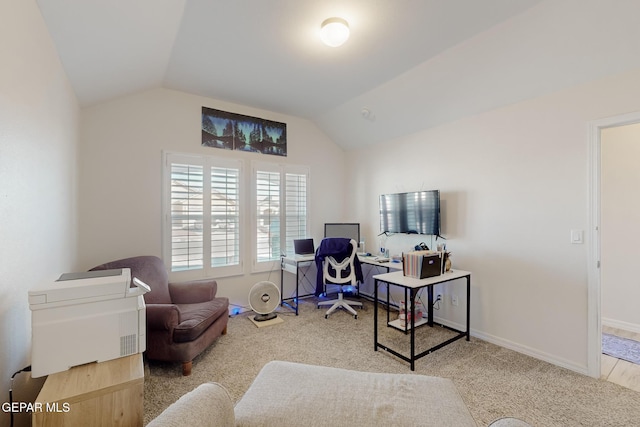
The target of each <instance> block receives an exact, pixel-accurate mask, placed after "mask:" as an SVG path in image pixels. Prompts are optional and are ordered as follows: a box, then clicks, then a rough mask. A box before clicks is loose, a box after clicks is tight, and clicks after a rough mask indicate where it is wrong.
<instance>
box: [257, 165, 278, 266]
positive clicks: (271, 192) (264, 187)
mask: <svg viewBox="0 0 640 427" xmlns="http://www.w3.org/2000/svg"><path fill="white" fill-rule="evenodd" d="M280 199H281V196H280V173H278V172H268V171H257V172H256V209H257V212H256V214H257V215H256V217H257V224H256V228H257V235H256V251H257V260H258V262H265V261H274V260H277V259H279V258H280V226H281V224H280V223H281V216H280V206H281V205H280Z"/></svg>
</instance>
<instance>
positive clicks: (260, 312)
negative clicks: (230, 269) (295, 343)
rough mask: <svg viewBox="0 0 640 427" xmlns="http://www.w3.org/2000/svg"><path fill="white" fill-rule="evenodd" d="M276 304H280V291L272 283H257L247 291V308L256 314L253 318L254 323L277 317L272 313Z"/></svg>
mask: <svg viewBox="0 0 640 427" xmlns="http://www.w3.org/2000/svg"><path fill="white" fill-rule="evenodd" d="M278 304H280V289H278V287H277V286H276V284H275V283H273V282H266V281H265V282H258V283H256V284H255V285H253V287H252V288H251V290H250V291H249V306H250V307H251V309H252V310H253V311H255V312H256V313H257V314H256V316H255V317H254V318H253V320H255V321H256V322H264V321H265V320H271V319H274V318H276V317H278V315H277V314H276V313H274V310H275V309H276V308H278Z"/></svg>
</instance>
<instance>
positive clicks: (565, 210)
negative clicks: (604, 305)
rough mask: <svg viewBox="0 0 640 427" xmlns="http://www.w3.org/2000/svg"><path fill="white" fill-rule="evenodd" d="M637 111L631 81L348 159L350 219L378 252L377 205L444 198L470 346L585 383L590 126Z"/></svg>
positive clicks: (603, 84)
mask: <svg viewBox="0 0 640 427" xmlns="http://www.w3.org/2000/svg"><path fill="white" fill-rule="evenodd" d="M638 110H640V72H630V73H627V74H624V75H619V76H615V77H611V78H608V79H605V80H601V81H598V82H594V83H591V84H588V85H583V86H580V87H576V88H573V89H570V90H566V91H562V92H558V93H555V94H553V95H550V96H545V97H542V98H537V99H533V100H530V101H526V102H521V103H518V104H515V105H512V106H509V107H506V108H501V109H497V110H493V111H489V112H486V113H483V114H479V115H476V116H473V117H469V118H465V119H462V120H459V121H456V122H453V123H450V124H446V125H442V126H439V127H436V128H433V129H429V130H424V131H422V132H418V133H416V134H413V135H411V136H408V137H405V138H401V139H396V140H391V141H388V142H386V143H384V144H380V145H378V146H376V147H373V148H370V149H362V150H354V151H350V152H348V153H347V161H348V162H350V164H353V165H355V167H354V169H353V173H352V176H350V177H348V180H347V182H349V183H350V184H351V185H352V188H351V192H352V193H355V192H356V190H357V194H358V195H357V197H356V198H355V199H353V201H352V202H351V203H349V204H348V209H349V210H353V211H354V212H356V213H357V214H358V217H359V218H361V222H363V228H364V229H365V232H366V238H367V240H368V241H371V240H373V239H375V235H376V234H377V232H378V221H379V220H378V196H379V194H381V193H391V192H399V191H413V190H420V189H425V190H426V189H440V190H441V192H442V194H441V197H442V203H443V207H442V212H443V216H444V218H443V230H442V231H443V235H444V236H445V237H447V239H448V240H447V249H448V250H450V251H452V253H453V256H452V261H453V266H454V268H461V269H465V270H470V271H471V272H472V273H473V275H472V304H471V328H472V334H474V335H475V336H477V337H480V338H483V339H487V340H489V341H492V342H495V343H497V344H500V345H503V346H506V347H510V348H514V349H516V350H519V351H522V352H524V353H527V354H530V355H533V356H535V357H538V358H541V359H543V360H548V361H551V362H553V363H556V364H558V365H560V366H565V367H567V368H570V369H573V370H576V371H579V372H584V373H586V372H587V265H586V263H587V248H588V245H587V244H582V245H575V244H571V243H570V230H571V229H580V230H586V228H587V226H588V185H587V184H588V122H589V121H590V120H595V119H598V118H602V117H607V116H612V115H617V114H622V113H626V112H630V111H638ZM379 120H383V118H379ZM383 124H384V123H382V125H383ZM587 237H588V234H587V233H586V232H585V239H586V238H587ZM456 286H457V288H456V287H454V288H453V289H452V290H451V291H450V292H456V293H458V294H462V290H461V289H462V288H461V285H456ZM445 302H447V301H445ZM449 308H450V309H451V311H452V313H450V315H452V316H454V317H456V316H457V317H459V313H458V314H456V313H455V312H456V311H459V310H463V309H464V304H463V303H462V301H461V303H460V306H459V307H458V308H454V307H449ZM462 318H463V319H464V317H462Z"/></svg>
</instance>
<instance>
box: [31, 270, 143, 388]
mask: <svg viewBox="0 0 640 427" xmlns="http://www.w3.org/2000/svg"><path fill="white" fill-rule="evenodd" d="M130 283H131V271H130V269H128V268H123V269H116V270H101V271H91V272H87V273H68V274H63V275H62V276H60V278H59V279H58V280H57V281H55V282H53V283H50V284H47V285H45V286H42V287H40V288H37V289H33V290H30V291H29V308H30V309H31V327H32V342H31V376H32V377H33V378H37V377H41V376H44V375H49V374H53V373H55V372H61V371H65V370H67V369H69V368H71V367H73V366H77V365H83V364H85V363H91V362H103V361H106V360H111V359H116V358H118V357H123V356H129V355H132V354H136V353H142V352H143V351H144V350H145V349H146V337H145V330H146V312H145V305H144V298H143V297H142V295H144V294H145V293H146V292H149V291H151V289H150V288H149V286H147V285H146V284H145V283H143V282H141V281H140V280H138V279H137V278H134V279H133V284H134V287H130Z"/></svg>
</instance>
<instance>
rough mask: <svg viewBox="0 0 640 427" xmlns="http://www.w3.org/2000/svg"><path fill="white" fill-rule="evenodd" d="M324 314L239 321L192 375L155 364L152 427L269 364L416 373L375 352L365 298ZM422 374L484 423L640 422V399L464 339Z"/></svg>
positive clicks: (150, 387) (242, 383) (150, 378)
mask: <svg viewBox="0 0 640 427" xmlns="http://www.w3.org/2000/svg"><path fill="white" fill-rule="evenodd" d="M324 312H325V310H324V309H321V310H318V309H316V308H315V304H314V301H313V300H306V301H304V302H302V303H301V309H300V315H299V316H295V315H293V313H290V312H288V310H282V311H281V312H280V314H279V315H280V317H282V318H283V320H284V322H282V323H280V324H277V325H274V326H270V327H265V328H256V326H255V325H254V324H253V323H252V322H251V321H249V316H250V315H251V314H249V313H245V314H242V315H239V316H236V317H233V318H231V319H229V327H228V334H227V335H225V336H223V337H221V338H220V339H219V340H218V341H217V342H216V343H215V344H214V345H212V346H211V347H210V348H209V349H208V350H207V351H205V352H204V353H203V354H201V355H200V356H199V357H198V358H196V359H195V360H194V363H193V373H192V375H191V376H189V377H183V376H182V374H181V366H180V364H166V363H158V362H153V361H151V362H148V371H147V375H146V376H145V424H146V423H148V422H149V421H150V420H152V419H153V418H154V417H155V416H157V415H158V414H159V413H160V412H161V411H162V410H163V409H164V408H166V407H167V406H169V404H171V403H172V402H174V401H175V400H177V399H178V398H179V397H180V396H181V395H182V394H184V393H186V392H188V391H190V390H191V389H193V388H194V387H196V386H197V385H198V384H201V383H203V382H208V381H215V382H219V383H221V384H223V385H224V386H225V387H226V388H227V389H228V390H229V392H230V393H231V396H232V397H233V398H234V399H235V400H236V401H237V400H239V399H240V398H241V397H242V395H243V394H244V392H245V391H246V390H247V388H248V387H249V385H250V384H251V382H252V381H253V379H254V378H255V376H256V375H257V373H258V371H259V370H260V369H261V368H262V366H263V365H264V364H265V363H267V362H268V361H270V360H288V361H292V362H300V363H309V364H316V365H324V366H334V367H339V368H347V369H354V370H361V371H369V372H391V373H403V374H406V373H410V372H411V371H410V369H409V364H408V363H406V362H404V361H401V360H399V359H397V358H395V357H394V356H392V355H390V354H388V353H386V352H383V351H377V352H376V351H374V349H373V305H372V303H370V302H365V307H364V309H362V310H360V309H359V310H358V319H357V320H354V319H353V317H352V316H351V315H349V314H348V313H346V312H344V311H342V310H340V311H337V312H336V313H334V314H332V315H331V316H330V317H329V319H325V318H324ZM383 321H384V318H383V317H382V316H380V322H381V323H380V325H381V326H380V330H381V339H380V340H381V341H382V342H383V343H384V344H387V345H389V346H390V347H392V348H394V349H395V347H396V346H397V347H400V349H402V350H403V351H404V350H405V349H408V342H409V337H408V336H405V335H404V334H403V333H401V332H399V331H397V330H395V329H391V328H386V327H383V326H382V322H383ZM417 334H418V335H419V337H418V339H419V342H420V343H426V342H429V341H430V340H431V339H432V338H433V337H434V336H437V337H438V338H442V337H444V336H447V335H448V334H450V332H448V331H447V330H446V329H442V328H429V327H428V326H423V327H421V328H419V329H417ZM427 345H428V344H426V345H422V346H420V348H418V351H421V350H425V349H426V348H428V347H427ZM407 352H408V350H407ZM405 354H406V353H405ZM415 373H416V374H423V375H432V376H439V377H445V378H450V379H452V380H453V382H454V383H455V384H456V386H457V387H458V390H459V391H460V393H461V395H462V397H463V399H464V401H465V402H466V404H467V405H468V406H469V409H470V410H471V413H472V415H473V417H474V418H475V420H476V421H477V422H478V425H480V426H486V425H488V424H489V423H490V422H491V421H493V420H494V419H496V418H499V417H502V416H514V417H518V418H521V419H524V420H525V421H528V422H529V423H530V424H532V425H534V426H563V427H564V426H625V427H627V426H633V425H636V426H637V425H640V393H638V392H635V391H632V390H629V389H626V388H623V387H621V386H618V385H616V384H613V383H610V382H606V381H602V380H596V379H593V378H590V377H586V376H583V375H580V374H577V373H574V372H572V371H569V370H566V369H563V368H560V367H557V366H554V365H551V364H549V363H546V362H542V361H539V360H537V359H533V358H531V357H528V356H525V355H522V354H520V353H517V352H514V351H511V350H507V349H505V348H502V347H498V346H495V345H493V344H489V343H487V342H484V341H482V340H479V339H475V338H473V337H472V338H471V341H470V342H467V341H465V340H464V339H461V340H458V341H456V342H455V343H453V344H451V345H449V346H446V347H444V348H442V349H440V350H438V351H436V352H434V353H432V354H430V355H428V356H426V357H424V358H422V359H420V360H418V361H417V362H416V370H415ZM286 380H287V379H286V378H283V381H286ZM291 386H292V387H295V384H292V385H291ZM274 399H277V396H274ZM328 410H330V409H329V408H328Z"/></svg>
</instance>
